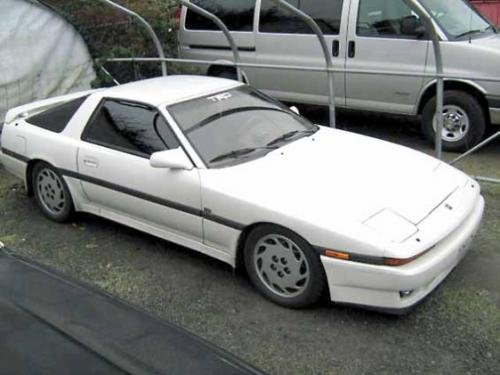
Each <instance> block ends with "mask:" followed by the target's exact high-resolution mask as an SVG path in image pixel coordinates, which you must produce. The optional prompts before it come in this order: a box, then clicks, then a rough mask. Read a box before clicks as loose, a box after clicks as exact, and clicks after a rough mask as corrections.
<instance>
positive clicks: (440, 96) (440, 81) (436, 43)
mask: <svg viewBox="0 0 500 375" xmlns="http://www.w3.org/2000/svg"><path fill="white" fill-rule="evenodd" d="M406 1H409V2H410V4H411V5H413V7H412V8H414V11H415V12H416V13H417V14H418V15H419V16H420V17H421V18H422V21H423V23H424V26H425V28H426V30H427V32H429V34H430V36H431V40H432V46H433V48H434V59H435V60H436V80H437V83H436V91H437V93H436V119H437V124H436V157H437V158H438V159H441V158H442V133H443V101H444V78H443V55H442V53H441V45H440V38H439V36H438V33H437V30H436V26H435V25H434V22H433V20H432V17H431V16H430V15H429V14H428V13H427V10H426V9H425V8H424V7H423V6H422V5H421V4H420V3H419V2H418V1H416V0H406Z"/></svg>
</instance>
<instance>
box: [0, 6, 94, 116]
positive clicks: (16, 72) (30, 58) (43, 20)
mask: <svg viewBox="0 0 500 375" xmlns="http://www.w3.org/2000/svg"><path fill="white" fill-rule="evenodd" d="M94 79H95V72H94V70H93V66H92V60H91V57H90V55H89V52H88V49H87V46H86V45H85V42H84V41H83V39H82V37H81V36H80V35H79V34H78V33H77V32H76V31H75V29H74V28H73V26H71V25H70V24H69V23H68V22H66V21H65V20H64V19H63V18H61V17H60V16H58V15H57V14H55V13H54V12H52V11H50V10H49V9H48V8H46V7H44V6H42V5H40V4H34V3H33V2H31V1H26V0H0V121H1V122H3V120H4V116H5V113H6V112H7V110H8V109H10V108H12V107H15V106H18V105H22V104H25V103H29V102H32V101H35V100H39V99H45V98H48V97H52V96H56V95H63V94H66V93H70V92H75V91H81V90H88V89H89V88H90V83H91V82H92V81H93V80H94ZM0 124H1V123H0Z"/></svg>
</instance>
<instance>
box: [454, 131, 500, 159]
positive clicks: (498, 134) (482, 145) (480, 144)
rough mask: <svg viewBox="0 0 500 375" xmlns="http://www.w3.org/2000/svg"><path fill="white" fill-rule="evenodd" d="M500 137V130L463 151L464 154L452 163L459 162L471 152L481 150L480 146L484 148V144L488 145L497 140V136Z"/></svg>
mask: <svg viewBox="0 0 500 375" xmlns="http://www.w3.org/2000/svg"><path fill="white" fill-rule="evenodd" d="M498 137H500V131H499V132H496V133H495V134H493V135H492V136H491V137H489V138H487V139H485V140H484V141H482V142H481V143H479V144H477V145H476V146H474V147H472V148H471V149H470V150H468V151H467V152H465V153H463V154H462V155H460V156H459V157H457V158H456V159H453V160H452V161H451V162H450V164H451V165H453V164H455V163H458V162H459V161H460V160H462V159H463V158H465V157H466V156H469V155H470V154H472V153H474V152H476V151H477V150H479V149H480V148H483V147H484V146H486V145H487V144H488V143H490V142H493V140H495V139H496V138H498Z"/></svg>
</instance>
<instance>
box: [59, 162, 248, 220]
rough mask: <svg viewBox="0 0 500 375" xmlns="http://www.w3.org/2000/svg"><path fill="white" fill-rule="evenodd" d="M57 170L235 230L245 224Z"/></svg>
mask: <svg viewBox="0 0 500 375" xmlns="http://www.w3.org/2000/svg"><path fill="white" fill-rule="evenodd" d="M58 171H59V173H61V174H62V175H63V176H66V177H70V178H75V179H78V180H81V181H85V182H89V183H91V184H94V185H99V186H102V187H104V188H106V189H110V190H114V191H118V192H120V193H123V194H127V195H130V196H133V197H136V198H139V199H144V200H146V201H148V202H152V203H156V204H159V205H161V206H165V207H168V208H172V209H174V210H177V211H182V212H185V213H187V214H190V215H195V216H199V217H202V218H204V219H207V220H210V221H213V222H215V223H218V224H222V225H224V226H226V227H230V228H233V229H236V230H242V229H243V228H244V227H245V225H243V224H240V223H237V222H235V221H232V220H228V219H225V218H222V217H220V216H217V215H213V214H212V213H209V212H203V211H201V210H198V209H196V208H192V207H189V206H186V205H183V204H179V203H176V202H172V201H169V200H166V199H163V198H158V197H155V196H153V195H149V194H145V193H142V192H140V191H137V190H133V189H129V188H126V187H124V186H120V185H116V184H113V183H111V182H108V181H104V180H101V179H97V178H94V177H90V176H86V175H82V174H80V173H77V172H73V171H69V170H66V169H58Z"/></svg>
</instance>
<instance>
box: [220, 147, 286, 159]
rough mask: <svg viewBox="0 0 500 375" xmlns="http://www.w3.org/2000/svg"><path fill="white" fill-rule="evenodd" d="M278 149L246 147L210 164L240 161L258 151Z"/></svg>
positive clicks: (221, 156) (227, 153)
mask: <svg viewBox="0 0 500 375" xmlns="http://www.w3.org/2000/svg"><path fill="white" fill-rule="evenodd" d="M274 149H276V147H246V148H241V149H239V150H233V151H229V152H226V153H224V154H222V155H219V156H216V157H215V158H213V159H212V160H210V163H217V162H219V161H222V160H225V159H238V158H240V157H242V156H246V155H248V154H251V153H252V152H255V151H257V150H274Z"/></svg>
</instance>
